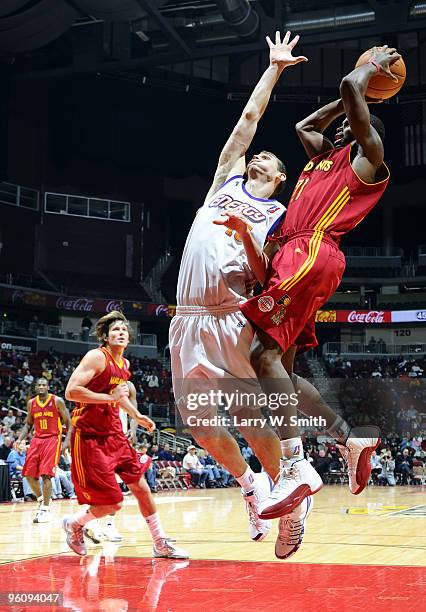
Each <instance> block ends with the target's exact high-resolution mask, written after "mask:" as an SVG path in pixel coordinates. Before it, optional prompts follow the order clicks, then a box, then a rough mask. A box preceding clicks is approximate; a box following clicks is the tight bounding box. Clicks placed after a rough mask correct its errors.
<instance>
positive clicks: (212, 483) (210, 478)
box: [197, 449, 221, 489]
mask: <svg viewBox="0 0 426 612" xmlns="http://www.w3.org/2000/svg"><path fill="white" fill-rule="evenodd" d="M197 456H198V459H199V460H200V463H201V465H202V466H203V468H204V469H205V470H207V479H206V486H207V488H208V489H212V488H214V487H220V486H221V483H220V472H219V470H218V469H217V467H216V465H215V463H213V462H210V461H209V462H207V461H206V457H207V453H206V451H205V450H203V449H200V450H199V451H198V452H197Z"/></svg>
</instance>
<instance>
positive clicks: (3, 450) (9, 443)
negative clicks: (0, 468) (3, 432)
mask: <svg viewBox="0 0 426 612" xmlns="http://www.w3.org/2000/svg"><path fill="white" fill-rule="evenodd" d="M12 448H13V438H12V437H10V436H5V438H4V442H3V444H2V445H1V446H0V460H1V461H7V458H8V456H9V454H10V452H11V450H12Z"/></svg>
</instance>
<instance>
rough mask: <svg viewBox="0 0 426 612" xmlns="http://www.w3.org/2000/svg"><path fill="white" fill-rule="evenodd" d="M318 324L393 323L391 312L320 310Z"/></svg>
mask: <svg viewBox="0 0 426 612" xmlns="http://www.w3.org/2000/svg"><path fill="white" fill-rule="evenodd" d="M315 321H316V322H317V323H363V324H364V325H365V324H372V323H392V312H391V311H390V310H318V311H317V313H316V316H315Z"/></svg>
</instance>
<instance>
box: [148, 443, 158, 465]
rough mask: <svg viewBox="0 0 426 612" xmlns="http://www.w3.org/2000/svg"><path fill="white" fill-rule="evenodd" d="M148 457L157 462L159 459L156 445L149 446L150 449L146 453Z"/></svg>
mask: <svg viewBox="0 0 426 612" xmlns="http://www.w3.org/2000/svg"><path fill="white" fill-rule="evenodd" d="M148 455H149V456H150V457H152V460H153V461H158V459H159V458H160V457H159V451H158V444H153V445H152V446H151V448H150V449H149V451H148Z"/></svg>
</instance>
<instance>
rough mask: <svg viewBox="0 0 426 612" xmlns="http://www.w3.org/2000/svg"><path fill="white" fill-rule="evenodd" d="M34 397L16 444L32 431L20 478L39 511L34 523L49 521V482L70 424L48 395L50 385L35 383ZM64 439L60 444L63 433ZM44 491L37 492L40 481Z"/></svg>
mask: <svg viewBox="0 0 426 612" xmlns="http://www.w3.org/2000/svg"><path fill="white" fill-rule="evenodd" d="M36 393H37V395H36V396H35V397H33V398H31V399H29V400H28V402H27V418H26V421H25V425H24V427H23V428H22V430H21V433H20V435H19V438H18V440H17V441H16V444H19V442H21V440H24V439H25V438H26V437H27V436H28V434H29V433H30V431H31V430H32V429H33V427H34V432H35V433H34V437H33V439H32V440H31V443H30V447H29V449H28V452H27V456H26V459H25V464H24V467H23V470H22V476H25V477H26V479H27V481H28V484H29V485H30V487H31V489H32V491H33V493H34V495H35V496H36V497H37V501H38V508H37V512H36V514H35V517H34V519H33V523H47V522H49V521H50V512H49V508H50V500H51V498H52V478H53V476H54V475H55V468H56V466H57V465H58V461H59V458H60V456H61V449H62V450H64V449H65V448H67V447H68V446H69V440H70V434H71V421H70V416H69V414H68V410H67V408H66V406H65V403H64V400H63V399H62V398H61V397H58V396H57V395H53V394H52V393H49V383H48V382H47V380H46V379H45V378H39V379H37V382H36ZM63 426H65V427H66V429H67V435H66V438H65V440H64V443H63V444H62V429H63ZM40 477H41V478H42V481H43V487H42V490H41V488H40V483H39V479H40Z"/></svg>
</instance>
